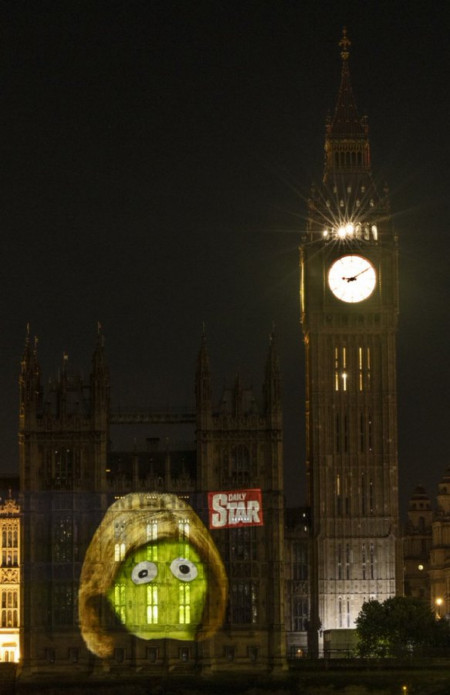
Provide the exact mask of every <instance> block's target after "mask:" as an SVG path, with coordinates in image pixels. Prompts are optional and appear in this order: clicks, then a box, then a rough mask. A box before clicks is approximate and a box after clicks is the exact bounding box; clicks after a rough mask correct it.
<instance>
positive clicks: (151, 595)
mask: <svg viewBox="0 0 450 695" xmlns="http://www.w3.org/2000/svg"><path fill="white" fill-rule="evenodd" d="M157 622H158V587H157V586H155V585H153V584H149V585H148V586H147V623H148V624H149V625H156V623H157Z"/></svg>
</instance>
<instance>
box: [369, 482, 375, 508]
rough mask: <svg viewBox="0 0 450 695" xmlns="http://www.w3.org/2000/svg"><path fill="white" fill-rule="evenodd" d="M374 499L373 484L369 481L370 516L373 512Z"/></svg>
mask: <svg viewBox="0 0 450 695" xmlns="http://www.w3.org/2000/svg"><path fill="white" fill-rule="evenodd" d="M374 497H375V491H374V489H373V482H372V481H371V480H370V481H369V512H370V514H373V512H374V506H375V503H374Z"/></svg>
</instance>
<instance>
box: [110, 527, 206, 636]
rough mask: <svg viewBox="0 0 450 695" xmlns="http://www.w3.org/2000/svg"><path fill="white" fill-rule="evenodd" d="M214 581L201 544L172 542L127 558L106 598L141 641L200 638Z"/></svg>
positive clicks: (163, 543)
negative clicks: (198, 548) (210, 582)
mask: <svg viewBox="0 0 450 695" xmlns="http://www.w3.org/2000/svg"><path fill="white" fill-rule="evenodd" d="M207 589H208V582H207V579H206V573H205V568H204V565H203V563H202V561H201V560H200V557H199V555H198V553H197V552H196V550H195V548H193V547H192V545H190V544H189V543H188V542H186V541H185V542H177V541H172V540H166V541H160V542H158V543H149V544H147V545H144V546H141V547H140V548H138V549H137V550H135V551H134V552H132V553H131V554H130V555H129V557H127V558H126V559H125V561H124V562H123V563H122V565H121V566H120V568H119V571H118V572H117V574H116V576H115V578H114V582H113V584H112V586H111V587H110V589H109V590H108V592H107V593H106V597H107V599H108V601H109V603H110V604H111V606H112V608H113V610H114V612H115V614H116V616H117V617H118V618H119V620H120V621H121V622H122V623H123V625H124V626H125V627H126V628H127V630H128V631H129V632H131V633H132V634H133V635H136V637H140V638H141V639H147V640H148V639H160V638H172V639H179V640H192V639H195V635H196V631H197V628H198V625H199V624H200V622H201V618H202V613H203V609H204V606H205V600H206V595H207Z"/></svg>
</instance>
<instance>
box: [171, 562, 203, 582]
mask: <svg viewBox="0 0 450 695" xmlns="http://www.w3.org/2000/svg"><path fill="white" fill-rule="evenodd" d="M170 571H171V572H172V574H173V575H174V577H176V578H177V579H181V581H182V582H192V580H193V579H195V578H196V576H197V575H198V570H197V567H196V566H195V565H194V563H193V562H191V561H190V560H186V558H184V557H177V558H176V560H172V562H171V563H170Z"/></svg>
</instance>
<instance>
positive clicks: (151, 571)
mask: <svg viewBox="0 0 450 695" xmlns="http://www.w3.org/2000/svg"><path fill="white" fill-rule="evenodd" d="M157 574H158V568H157V567H156V565H155V563H154V562H148V561H147V560H144V561H143V562H138V564H137V565H135V566H134V567H133V569H132V570H131V579H132V581H133V582H134V583H135V584H148V582H151V581H152V580H153V579H154V578H155V577H156V575H157Z"/></svg>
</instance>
